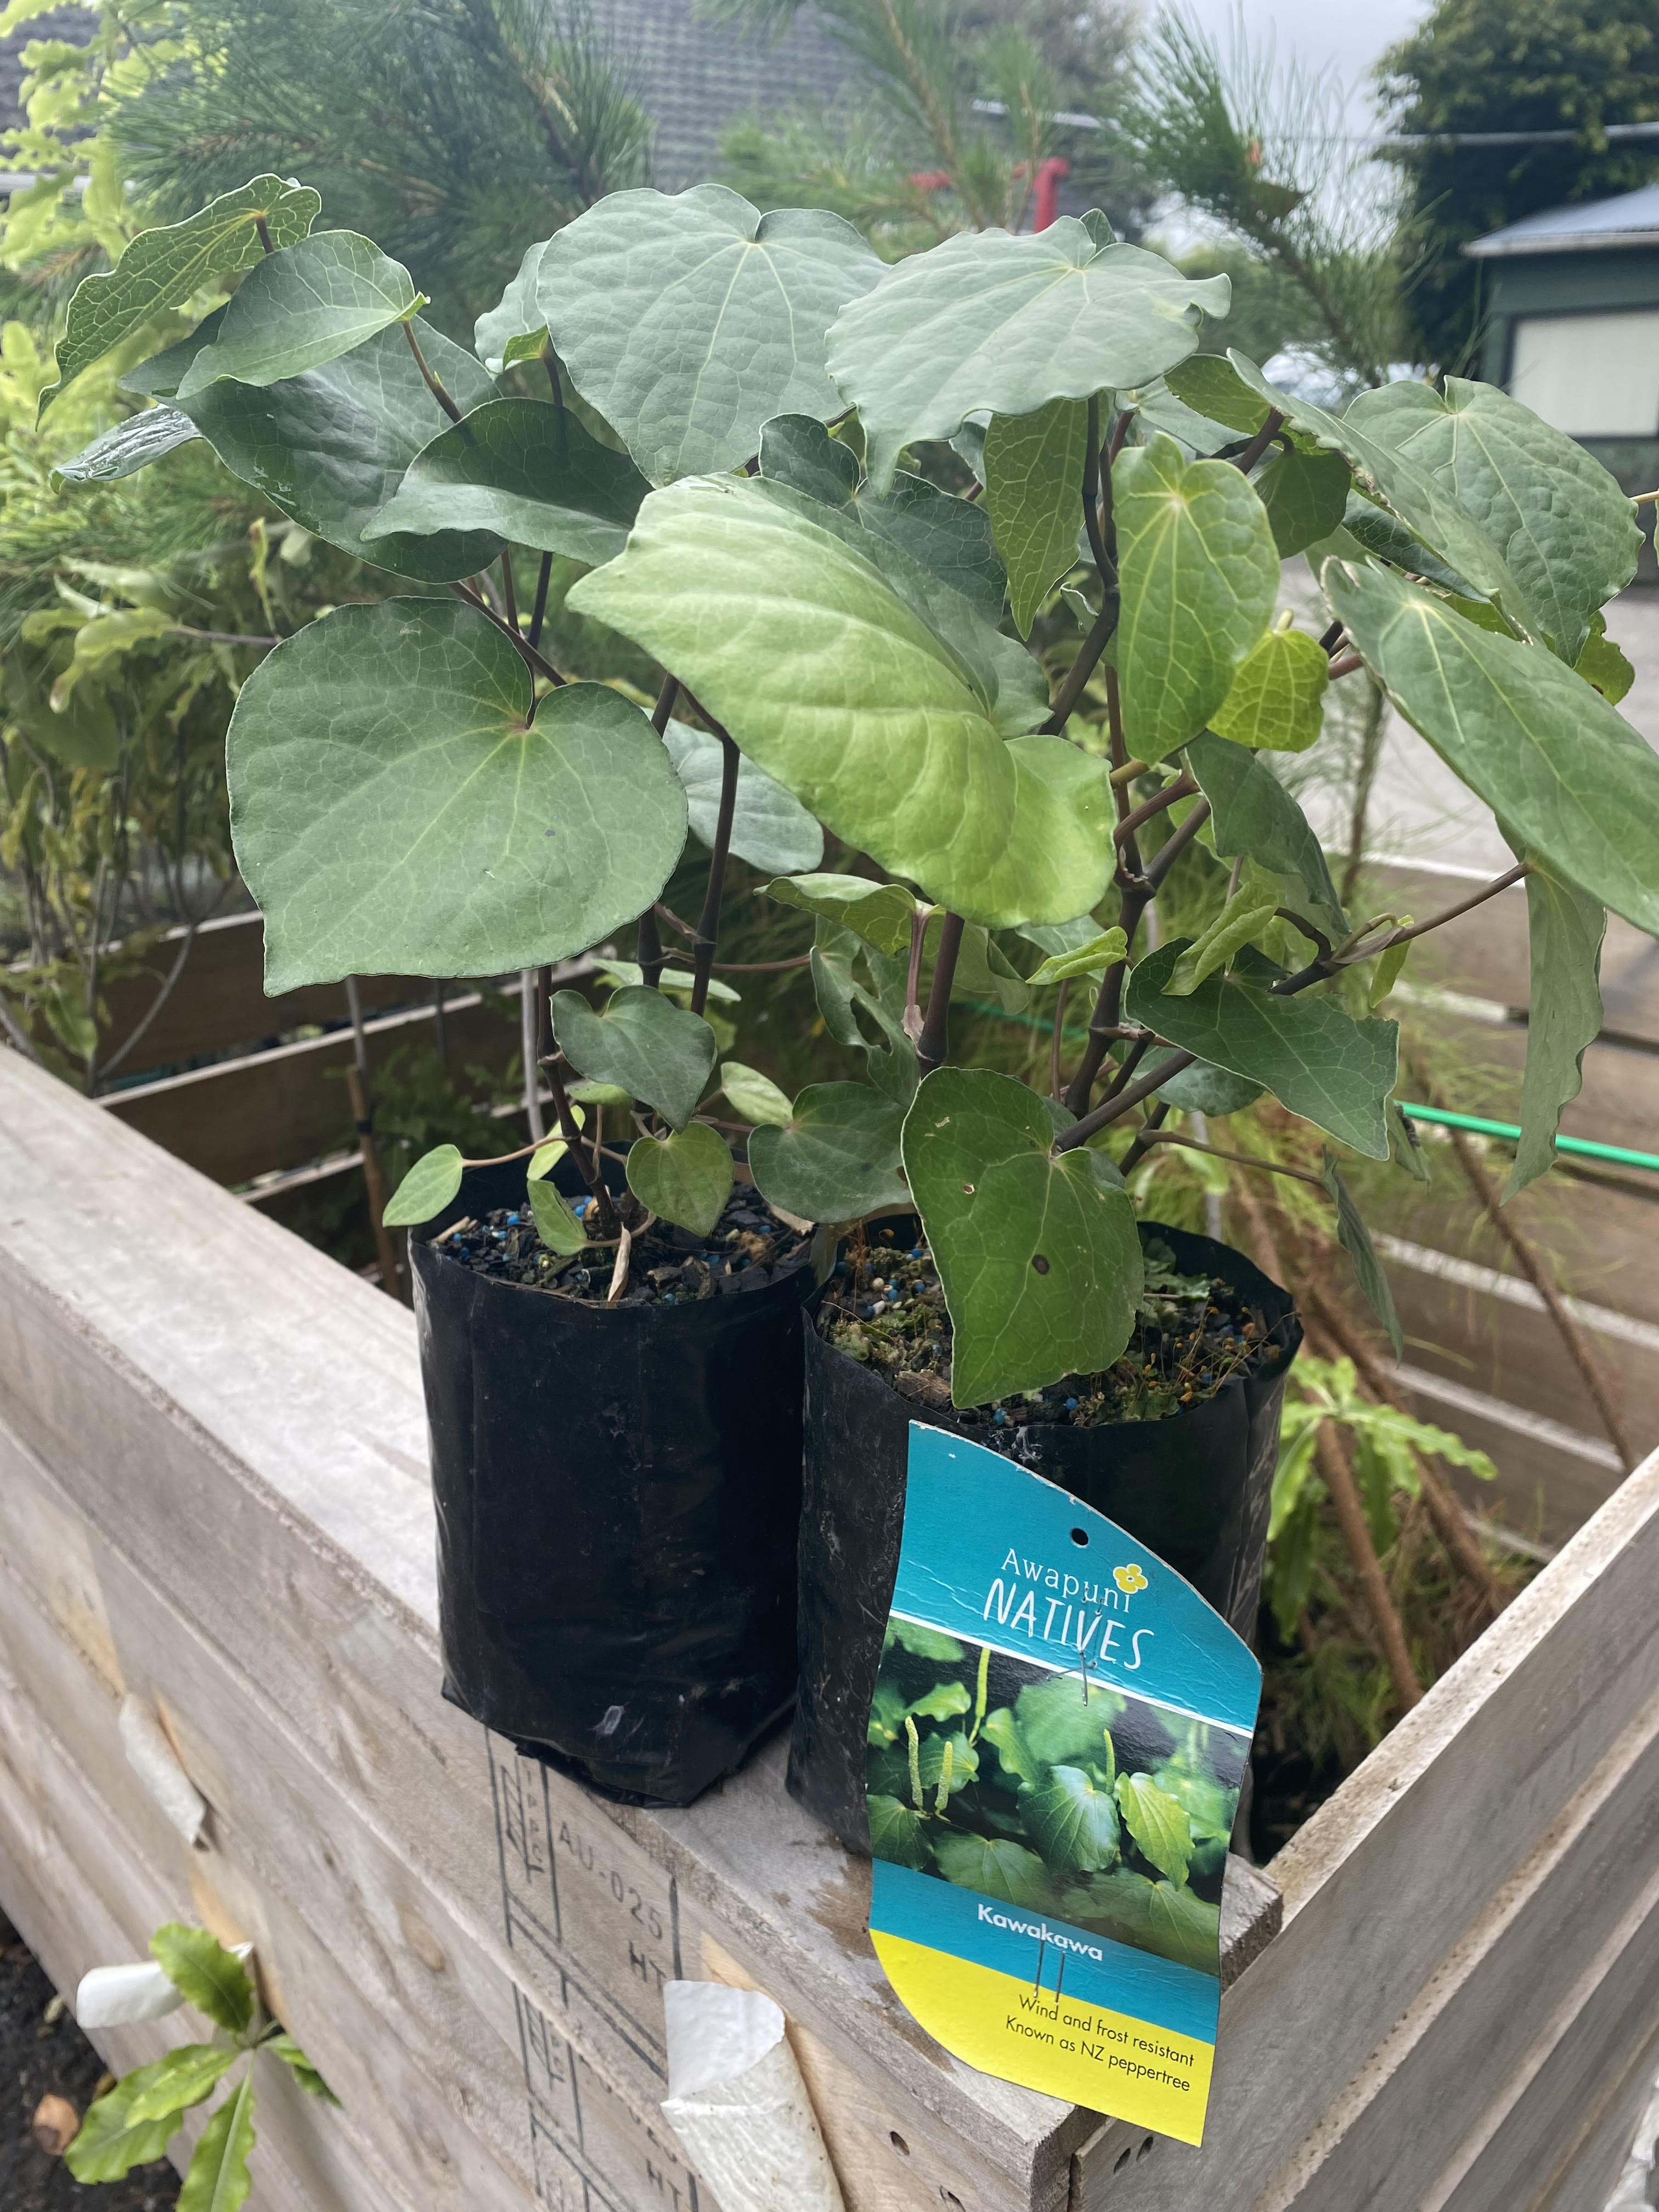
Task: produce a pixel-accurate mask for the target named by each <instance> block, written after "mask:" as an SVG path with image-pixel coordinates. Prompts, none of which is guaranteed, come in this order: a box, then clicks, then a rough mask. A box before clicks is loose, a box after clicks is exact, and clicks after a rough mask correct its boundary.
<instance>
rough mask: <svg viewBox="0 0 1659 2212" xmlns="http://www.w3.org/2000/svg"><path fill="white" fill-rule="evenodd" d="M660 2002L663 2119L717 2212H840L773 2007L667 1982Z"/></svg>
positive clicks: (757, 1998)
mask: <svg viewBox="0 0 1659 2212" xmlns="http://www.w3.org/2000/svg"><path fill="white" fill-rule="evenodd" d="M663 2001H664V2005H665V2010H666V2013H667V2019H668V2094H667V2096H666V2097H665V2098H664V2100H663V2105H662V2109H663V2112H664V2115H665V2118H667V2120H668V2123H669V2124H670V2126H671V2128H672V2129H673V2130H674V2132H675V2134H676V2135H677V2136H678V2137H679V2139H680V2141H681V2142H682V2143H683V2144H684V2146H685V2150H686V2153H687V2155H688V2156H689V2157H690V2160H691V2162H692V2164H693V2165H694V2166H696V2169H697V2171H698V2172H699V2173H701V2174H702V2176H703V2178H704V2179H706V2180H707V2181H708V2185H709V2186H710V2187H711V2188H712V2189H713V2190H714V2194H715V2196H716V2197H719V2199H720V2212H781V2208H782V2207H784V2206H787V2207H788V2212H846V2208H845V2206H844V2205H843V2203H842V2194H841V2189H840V2186H839V2185H838V2184H837V2182H836V2172H835V2168H834V2167H833V2166H831V2165H830V2163H829V2152H828V2151H827V2150H826V2149H825V2148H824V2147H823V2135H822V2134H821V2133H820V2131H819V2129H818V2122H817V2113H816V2112H814V2111H813V2110H812V2100H811V2098H810V2097H809V2096H808V2095H807V2093H806V2084H805V2082H804V2081H802V2080H801V2077H800V2069H799V2066H797V2064H796V2063H795V2054H794V2052H793V2051H791V2049H790V2048H789V2044H788V2039H787V2037H786V2036H785V2034H784V2021H783V2014H782V2012H781V2009H780V2008H779V2007H778V2006H777V2005H776V2004H775V2003H774V2002H773V2001H772V1999H771V1998H770V1997H769V1996H766V1995H765V1993H764V1992H763V1990H738V1989H732V1987H731V1986H730V1985H729V1984H727V1983H725V1982H669V1983H667V1984H665V1987H664V1990H663Z"/></svg>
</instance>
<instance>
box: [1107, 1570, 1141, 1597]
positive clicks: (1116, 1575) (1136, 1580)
mask: <svg viewBox="0 0 1659 2212" xmlns="http://www.w3.org/2000/svg"><path fill="white" fill-rule="evenodd" d="M1112 1580H1113V1581H1114V1582H1115V1583H1116V1584H1117V1586H1118V1588H1119V1589H1121V1591H1122V1592H1123V1594H1124V1595H1125V1596H1126V1597H1133V1595H1134V1594H1135V1592H1136V1591H1137V1590H1144V1589H1146V1576H1145V1575H1143V1574H1142V1573H1141V1571H1140V1570H1139V1567H1114V1568H1113V1569H1112Z"/></svg>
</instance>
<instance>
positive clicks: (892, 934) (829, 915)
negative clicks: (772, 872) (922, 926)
mask: <svg viewBox="0 0 1659 2212" xmlns="http://www.w3.org/2000/svg"><path fill="white" fill-rule="evenodd" d="M766 896H768V898H773V899H776V900H777V902H778V903H779V905H780V906H793V907H799V909H800V911H801V912H802V913H803V914H816V915H823V919H824V920H825V921H833V922H835V923H836V925H837V927H840V928H842V929H850V930H851V931H852V932H853V933H854V936H855V937H861V938H862V939H864V941H865V943H866V945H874V946H875V948H876V950H877V951H878V952H885V953H887V954H888V955H889V956H891V955H892V954H893V953H896V952H901V951H903V952H908V951H909V948H910V922H911V917H912V916H913V915H915V912H916V902H915V898H914V897H913V896H911V894H910V893H909V892H908V890H905V888H904V886H903V884H874V883H872V882H871V880H870V878H869V877H868V876H836V875H804V876H799V877H796V878H793V879H792V878H789V877H781V878H776V879H775V880H774V881H773V882H771V883H769V884H768V885H767V886H766Z"/></svg>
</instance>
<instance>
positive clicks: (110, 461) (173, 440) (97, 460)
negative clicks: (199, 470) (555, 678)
mask: <svg viewBox="0 0 1659 2212" xmlns="http://www.w3.org/2000/svg"><path fill="white" fill-rule="evenodd" d="M201 435H202V434H201V432H200V431H199V430H198V429H197V427H196V425H195V424H194V423H193V422H191V419H190V417H189V416H188V415H181V414H180V413H179V410H178V409H177V408H176V407H146V408H145V409H144V410H143V413H142V414H138V415H129V416H128V417H127V419H126V421H125V422H118V423H117V424H116V425H115V428H113V429H112V430H106V431H105V433H104V435H103V436H102V437H101V438H94V440H93V441H92V443H91V444H90V445H89V446H83V447H82V449H81V451H80V452H79V453H76V456H75V458H74V459H72V460H68V461H64V462H61V463H60V464H59V465H58V467H57V468H56V469H55V470H54V471H52V475H53V480H54V482H56V483H113V482H114V480H115V479H116V478H117V477H130V476H132V475H134V474H135V473H136V472H137V471H138V470H139V469H143V468H148V467H149V464H150V463H151V462H152V461H159V460H160V459H161V456H162V454H163V453H172V452H173V450H174V448H175V447H179V446H187V445H188V444H189V443H190V441H191V439H192V438H199V437H200V436H201ZM1616 649H1617V648H1615V650H1616Z"/></svg>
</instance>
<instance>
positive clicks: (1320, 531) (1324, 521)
mask: <svg viewBox="0 0 1659 2212" xmlns="http://www.w3.org/2000/svg"><path fill="white" fill-rule="evenodd" d="M1255 488H1256V490H1257V491H1258V492H1259V493H1260V494H1261V504H1262V505H1263V507H1266V508H1267V522H1268V526H1269V527H1270V528H1271V530H1272V531H1273V543H1274V544H1275V545H1276V546H1277V547H1278V548H1279V559H1280V560H1281V561H1288V560H1290V559H1291V556H1293V555H1295V554H1297V553H1305V552H1306V550H1308V548H1309V546H1310V545H1316V544H1318V542H1319V540H1320V539H1321V538H1328V537H1329V536H1330V534H1331V532H1332V531H1334V530H1337V529H1340V527H1341V524H1342V517H1343V514H1344V513H1345V511H1346V507H1347V504H1348V494H1349V492H1350V491H1351V490H1352V488H1353V474H1352V471H1351V470H1350V468H1349V466H1348V464H1347V463H1346V460H1344V459H1343V458H1342V456H1341V454H1340V453H1302V452H1300V451H1298V450H1296V449H1292V450H1291V452H1290V453H1280V454H1279V457H1278V459H1275V460H1272V461H1269V462H1268V464H1267V467H1266V468H1265V469H1263V470H1262V471H1261V475H1260V476H1258V477H1256V478H1255Z"/></svg>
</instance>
